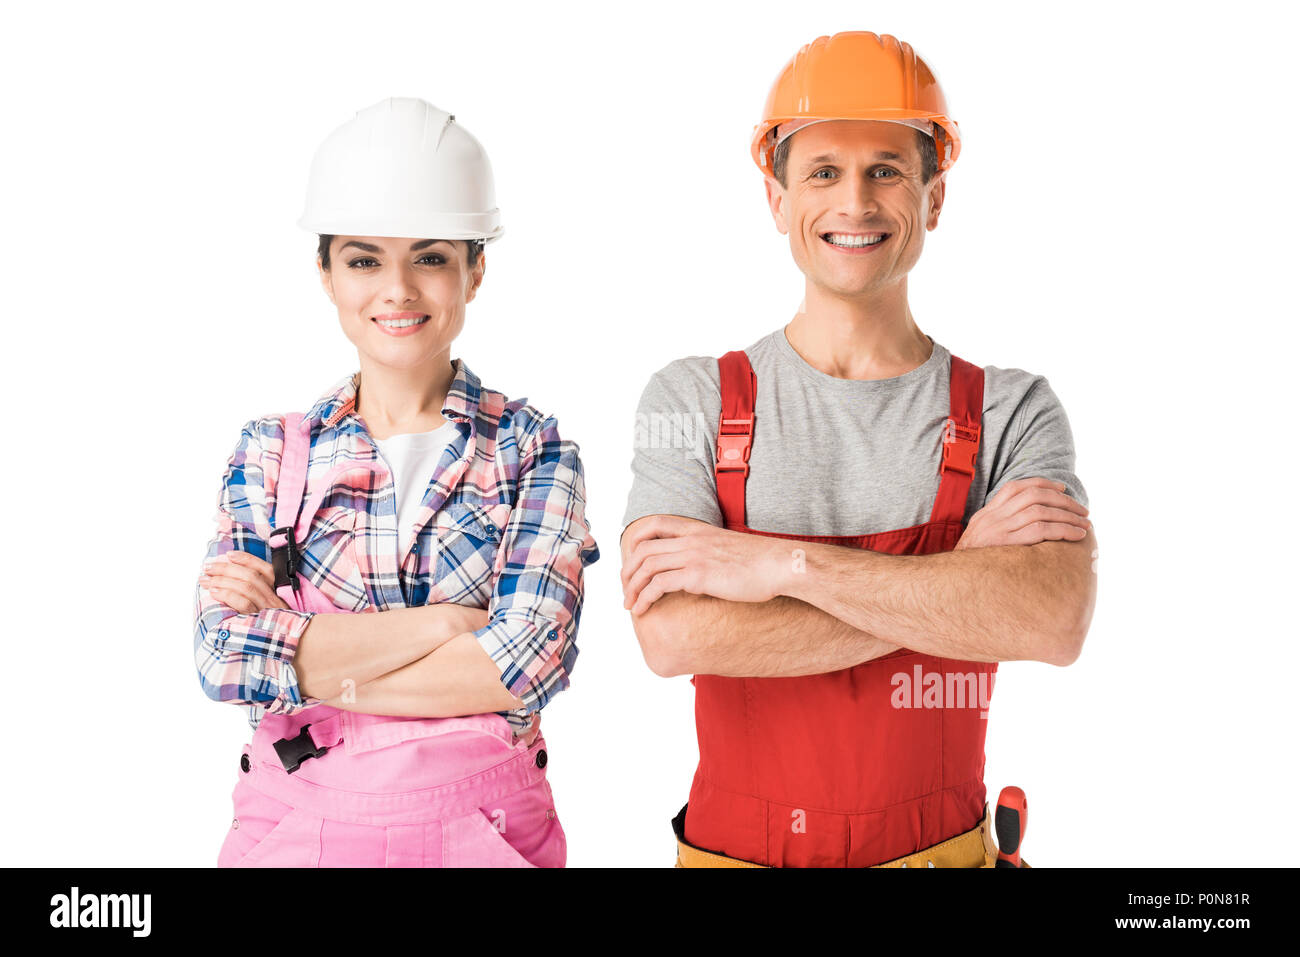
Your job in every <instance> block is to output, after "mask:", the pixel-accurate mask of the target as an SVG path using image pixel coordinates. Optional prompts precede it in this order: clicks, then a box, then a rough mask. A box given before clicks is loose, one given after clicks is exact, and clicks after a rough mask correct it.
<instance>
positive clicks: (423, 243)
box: [339, 239, 447, 253]
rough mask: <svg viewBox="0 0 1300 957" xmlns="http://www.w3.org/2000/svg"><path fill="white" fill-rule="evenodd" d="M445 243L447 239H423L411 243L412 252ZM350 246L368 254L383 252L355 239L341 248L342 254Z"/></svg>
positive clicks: (372, 245)
mask: <svg viewBox="0 0 1300 957" xmlns="http://www.w3.org/2000/svg"><path fill="white" fill-rule="evenodd" d="M445 242H447V240H445V239H421V240H420V241H419V242H414V243H411V252H418V251H419V250H421V249H425V248H427V247H429V246H432V245H433V244H434V243H445ZM349 246H356V247H357V248H358V249H361V250H364V251H365V252H368V253H380V252H383V250H382V249H380V248H379V247H378V246H376V245H374V244H373V243H363V242H362V241H361V240H359V239H353V240H350V241H348V242H346V243H344V244H343V245H342V246H340V247H339V251H340V252H342V251H343V250H345V249H347V248H348V247H349Z"/></svg>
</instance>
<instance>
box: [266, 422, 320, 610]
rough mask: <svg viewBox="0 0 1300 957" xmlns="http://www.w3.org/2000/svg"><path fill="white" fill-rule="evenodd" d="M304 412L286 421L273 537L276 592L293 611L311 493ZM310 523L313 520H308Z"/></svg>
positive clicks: (308, 443)
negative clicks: (302, 513) (305, 502)
mask: <svg viewBox="0 0 1300 957" xmlns="http://www.w3.org/2000/svg"><path fill="white" fill-rule="evenodd" d="M302 420H303V415H302V413H301V412H290V413H289V414H288V415H286V416H285V417H284V446H283V448H282V451H281V453H280V474H279V477H278V478H277V480H276V485H275V488H276V491H275V521H274V522H273V523H272V528H273V529H274V531H273V532H272V533H271V541H270V543H269V544H270V545H271V564H272V566H273V567H274V569H275V591H276V594H278V595H279V596H280V597H281V598H283V599H284V601H285V602H286V603H287V604H288V605H289V606H290V607H291V608H298V607H299V602H298V600H297V591H298V544H297V543H298V538H299V536H300V534H301V533H305V532H306V531H307V529H306V528H301V527H299V526H300V524H301V522H300V520H299V516H298V512H299V509H300V508H301V506H302V496H303V492H304V491H306V489H307V458H308V455H309V453H310V451H311V435H310V433H309V432H308V430H306V429H304V428H303V427H302ZM306 520H307V522H308V523H310V522H311V520H312V516H311V515H308V516H307V517H306Z"/></svg>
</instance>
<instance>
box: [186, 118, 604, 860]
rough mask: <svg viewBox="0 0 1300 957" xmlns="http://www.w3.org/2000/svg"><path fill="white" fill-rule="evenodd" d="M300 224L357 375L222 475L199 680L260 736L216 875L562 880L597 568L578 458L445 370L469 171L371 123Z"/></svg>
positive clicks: (491, 208) (327, 158)
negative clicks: (490, 873)
mask: <svg viewBox="0 0 1300 957" xmlns="http://www.w3.org/2000/svg"><path fill="white" fill-rule="evenodd" d="M300 225H301V226H303V227H304V228H306V229H308V230H311V231H312V232H316V233H318V234H319V235H320V244H319V258H318V268H319V271H320V276H321V282H322V284H323V286H324V288H325V292H326V294H327V295H328V296H329V298H330V301H331V302H332V303H333V304H334V305H335V307H337V309H338V314H339V322H340V324H341V325H342V328H343V331H344V333H345V334H346V335H347V337H348V338H349V339H350V340H351V341H352V343H353V344H354V345H355V346H356V347H357V353H358V358H359V360H360V370H359V371H358V372H357V373H355V374H354V375H352V376H349V377H347V378H345V379H343V380H341V381H339V382H338V383H337V384H336V385H335V386H334V387H333V388H331V389H330V390H329V391H328V392H326V393H325V394H324V395H323V396H321V397H320V398H319V399H318V400H317V401H316V402H315V403H314V404H313V405H312V406H311V408H310V409H309V410H308V411H307V412H306V413H305V414H302V415H299V414H290V415H287V416H265V417H263V418H260V419H255V420H253V421H251V422H249V423H248V424H247V425H245V427H244V431H243V434H242V435H241V436H240V440H239V443H238V445H237V447H236V449H235V451H234V453H233V455H232V456H231V458H230V462H229V464H228V465H227V469H226V474H225V480H224V484H223V487H222V492H221V496H220V503H219V504H220V510H219V512H218V515H217V519H218V530H217V535H216V537H215V538H214V539H213V540H212V541H211V542H210V543H209V545H208V552H207V555H208V560H209V563H208V565H207V567H206V569H205V572H206V574H204V575H203V577H202V578H201V579H200V582H199V589H198V597H197V613H196V627H195V657H196V662H197V665H198V671H199V677H200V681H201V683H202V685H203V688H204V690H205V692H206V693H207V694H208V695H209V697H211V698H213V699H214V700H217V701H225V702H229V703H234V704H239V705H243V706H244V707H245V708H246V709H247V711H248V715H249V722H250V724H251V725H252V726H253V728H254V729H255V730H254V734H253V738H252V741H251V743H250V744H248V745H245V747H244V749H243V754H242V755H241V757H240V763H239V775H238V780H237V784H236V786H235V790H234V795H233V797H234V809H235V814H234V820H233V821H232V823H231V828H230V831H229V834H228V835H227V838H226V841H225V844H224V845H223V847H222V849H221V853H220V856H219V860H218V866H237V867H253V866H291V867H292V866H300V867H317V866H319V867H329V866H416V867H419V866H431V867H436V866H479V865H482V866H501V865H505V866H525V867H526V866H551V867H560V866H563V865H564V863H565V848H566V845H565V838H564V831H563V829H562V827H561V826H560V823H559V820H558V818H557V817H556V814H555V809H554V805H553V802H552V799H551V791H550V787H549V785H548V784H547V782H546V777H545V771H544V768H545V767H546V750H545V741H544V739H543V738H542V736H541V734H540V729H539V725H538V719H539V714H538V712H539V711H540V709H541V708H542V707H543V706H544V705H545V704H546V703H547V702H548V701H550V699H551V698H552V696H553V695H554V694H556V693H557V692H558V691H560V690H562V689H564V688H565V687H567V685H568V681H569V678H568V676H569V672H570V671H571V670H572V667H573V663H574V660H575V658H576V657H577V648H576V646H575V644H574V639H575V637H576V634H577V627H578V620H579V615H580V613H581V607H582V597H583V568H584V566H585V565H588V564H591V563H592V562H594V561H596V560H597V558H598V557H599V551H598V549H597V547H596V542H595V540H594V539H593V538H592V536H591V533H590V529H589V527H588V525H587V522H586V519H585V517H584V500H585V489H584V483H583V470H582V463H581V460H580V459H579V457H578V447H577V445H575V444H574V443H572V442H568V441H565V440H563V439H561V438H560V435H559V433H558V431H557V428H556V420H555V419H554V417H546V416H543V415H542V414H541V413H539V412H538V411H537V410H535V409H533V408H532V407H531V406H529V405H526V404H524V403H523V402H522V401H520V400H510V399H508V398H506V396H504V395H503V394H501V393H499V392H494V391H492V390H490V389H487V388H484V387H483V386H482V385H481V384H480V382H479V379H478V377H477V376H475V375H474V373H473V372H471V371H470V369H469V367H468V366H467V365H466V364H465V362H464V360H463V359H459V358H458V359H455V360H453V359H451V344H452V341H453V340H454V339H455V337H456V335H457V334H458V333H459V332H460V331H461V328H462V327H463V325H464V321H465V307H466V304H467V303H468V302H470V301H471V300H472V299H473V298H474V296H475V294H476V292H477V290H478V287H479V284H480V283H481V282H482V281H483V274H484V268H485V259H484V255H483V246H484V245H485V244H486V243H488V242H490V241H492V240H495V239H497V238H499V237H500V236H501V233H502V229H501V224H500V218H499V213H498V210H497V209H496V204H495V199H494V190H493V181H492V173H491V168H490V166H489V164H488V160H487V157H486V155H485V154H484V152H483V149H482V147H481V146H480V145H479V143H478V142H477V140H475V139H474V138H473V137H472V136H471V135H470V134H469V133H468V132H466V131H465V130H464V129H463V128H462V127H460V126H459V125H458V124H456V123H455V121H454V117H453V116H451V115H450V114H448V113H445V112H443V111H442V110H439V109H437V108H436V107H434V106H432V105H430V104H428V103H425V102H424V101H423V100H418V99H407V98H394V99H389V100H386V101H384V102H381V103H378V104H376V105H374V106H372V107H370V108H368V109H365V110H362V111H360V112H359V113H358V114H357V116H356V118H355V119H354V120H352V121H351V122H349V123H347V124H345V125H344V126H342V127H340V128H339V129H338V130H336V131H335V132H334V133H333V134H332V135H331V136H330V137H329V138H328V139H327V140H326V141H325V143H324V144H323V145H322V146H321V148H320V149H319V150H318V152H317V154H316V158H315V160H314V162H313V165H312V175H311V185H310V188H309V190H308V196H307V209H306V213H305V214H304V216H303V218H302V220H300ZM358 613H359V614H358Z"/></svg>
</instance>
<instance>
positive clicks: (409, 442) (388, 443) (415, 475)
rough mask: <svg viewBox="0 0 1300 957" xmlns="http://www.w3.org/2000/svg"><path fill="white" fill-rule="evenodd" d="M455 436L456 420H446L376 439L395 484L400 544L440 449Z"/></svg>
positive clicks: (411, 521) (436, 462)
mask: <svg viewBox="0 0 1300 957" xmlns="http://www.w3.org/2000/svg"><path fill="white" fill-rule="evenodd" d="M455 437H456V423H455V422H452V421H447V422H444V423H443V424H442V425H440V426H439V427H438V428H436V429H432V430H430V431H428V432H407V433H404V434H402V435H390V436H389V437H388V438H386V439H375V444H376V445H377V446H379V451H380V452H381V453H382V454H383V456H384V461H385V462H386V463H387V464H388V467H389V469H390V470H391V471H392V473H393V482H394V483H395V485H396V491H397V532H398V541H399V543H400V544H399V545H398V547H399V548H400V547H402V545H404V544H405V542H406V539H407V536H409V535H410V534H411V530H412V526H414V524H415V516H416V514H417V513H418V512H419V511H420V504H421V503H422V502H423V501H424V493H425V491H426V490H427V489H428V488H429V482H430V481H431V480H432V479H433V473H434V471H435V470H436V469H437V467H438V460H439V459H441V458H442V453H443V450H444V449H446V448H447V446H448V445H449V444H451V440H452V439H454V438H455Z"/></svg>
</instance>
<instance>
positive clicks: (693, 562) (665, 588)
mask: <svg viewBox="0 0 1300 957" xmlns="http://www.w3.org/2000/svg"><path fill="white" fill-rule="evenodd" d="M628 534H629V535H630V536H633V538H632V539H631V540H630V543H629V544H630V551H629V552H628V556H627V563H626V564H625V565H624V566H623V572H622V580H623V607H624V608H628V609H630V610H631V612H632V614H634V615H640V614H644V613H645V612H646V611H648V610H649V608H650V606H651V605H653V604H654V603H655V602H656V601H657V600H658V599H659V598H660V597H661V596H663V595H665V594H667V593H668V592H672V591H684V592H689V593H690V594H692V595H712V596H714V597H715V598H722V599H726V600H727V601H752V602H763V601H770V600H771V599H773V598H775V597H777V596H778V595H781V594H784V590H783V585H784V583H785V582H786V581H787V580H788V578H789V576H790V574H792V573H793V572H795V571H798V570H799V569H800V568H801V561H802V558H803V549H802V547H801V545H802V543H801V542H799V541H797V540H793V539H781V538H772V537H768V536H764V535H749V534H746V533H744V532H733V531H729V530H728V529H724V528H718V527H717V526H716V525H710V524H709V523H708V522H701V521H698V520H696V519H693V518H683V517H682V516H680V515H656V516H654V517H653V518H652V519H651V520H650V521H648V522H645V523H643V524H641V525H639V526H638V527H637V528H636V529H635V530H633V531H631V532H629V533H628Z"/></svg>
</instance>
